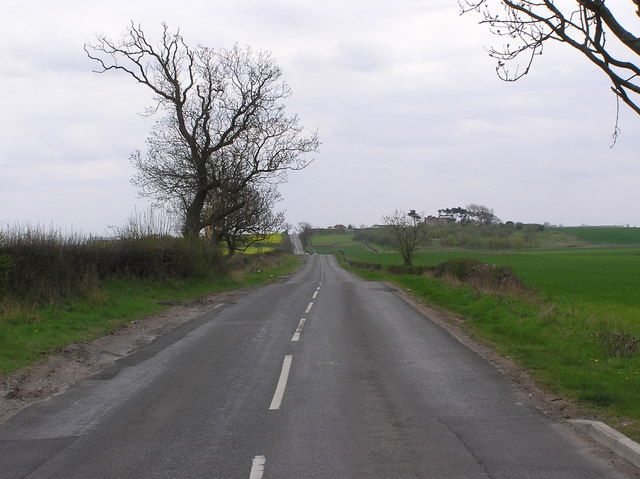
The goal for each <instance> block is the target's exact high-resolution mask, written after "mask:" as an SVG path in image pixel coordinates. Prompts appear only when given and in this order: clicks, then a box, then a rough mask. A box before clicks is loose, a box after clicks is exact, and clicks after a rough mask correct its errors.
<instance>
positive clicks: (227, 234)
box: [205, 186, 284, 255]
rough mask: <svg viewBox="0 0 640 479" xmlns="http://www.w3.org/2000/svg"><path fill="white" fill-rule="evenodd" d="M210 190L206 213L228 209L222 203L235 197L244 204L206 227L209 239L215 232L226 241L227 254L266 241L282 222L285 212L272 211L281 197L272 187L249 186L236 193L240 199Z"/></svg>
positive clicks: (233, 199) (244, 249) (233, 201)
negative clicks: (216, 193)
mask: <svg viewBox="0 0 640 479" xmlns="http://www.w3.org/2000/svg"><path fill="white" fill-rule="evenodd" d="M213 193H214V192H211V194H210V196H209V198H208V199H207V202H206V205H205V212H207V210H225V209H226V210H230V209H231V208H230V207H228V206H226V205H225V203H226V202H232V203H236V202H237V201H238V199H241V200H242V203H243V206H242V207H241V208H239V209H236V210H235V211H233V212H232V213H230V214H228V215H226V216H225V217H224V218H223V219H221V220H220V221H218V222H217V223H214V224H212V225H210V226H207V227H206V228H205V231H206V233H207V235H208V236H209V238H210V239H213V237H214V235H215V236H217V237H218V238H219V239H220V240H223V241H224V242H225V243H226V244H227V249H228V252H229V255H233V254H234V253H235V252H236V251H246V249H247V248H248V247H249V246H252V245H254V244H256V243H261V242H263V241H265V240H266V239H267V238H268V237H269V236H270V235H271V234H272V233H275V232H276V231H278V230H279V229H280V228H281V227H282V225H283V223H284V213H283V212H274V211H273V207H274V205H275V204H276V203H277V202H278V201H279V199H280V194H279V193H278V191H277V190H276V189H275V188H274V187H272V186H271V187H266V188H263V189H258V188H255V187H253V186H250V187H248V188H245V189H244V190H243V191H242V192H241V193H240V194H239V195H238V196H239V198H236V197H230V196H228V195H226V194H221V195H214V194H213Z"/></svg>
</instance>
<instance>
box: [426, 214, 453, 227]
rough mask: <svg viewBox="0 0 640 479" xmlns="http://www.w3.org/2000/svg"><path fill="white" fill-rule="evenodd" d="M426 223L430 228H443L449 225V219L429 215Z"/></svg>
mask: <svg viewBox="0 0 640 479" xmlns="http://www.w3.org/2000/svg"><path fill="white" fill-rule="evenodd" d="M424 222H425V223H426V224H428V225H429V226H443V225H446V224H447V223H448V221H447V218H438V217H437V216H432V215H429V216H427V217H426V218H425V219H424Z"/></svg>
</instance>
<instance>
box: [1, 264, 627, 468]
mask: <svg viewBox="0 0 640 479" xmlns="http://www.w3.org/2000/svg"><path fill="white" fill-rule="evenodd" d="M521 396H522V395H521V394H518V392H517V391H516V389H515V387H514V386H513V385H512V384H511V383H510V382H509V381H508V380H507V379H506V378H505V377H504V376H503V375H501V374H500V373H499V372H498V371H497V370H496V369H495V368H494V367H492V366H490V365H489V364H488V363H487V362H485V361H484V360H483V359H481V358H480V357H479V356H478V355H476V354H475V353H474V352H472V351H470V350H469V349H467V348H466V347H465V346H463V345H461V344H460V343H459V342H458V341H456V340H455V339H454V338H453V337H452V336H451V335H449V334H448V333H447V332H446V331H444V330H442V329H440V328H439V327H438V326H436V325H435V324H434V323H432V322H431V321H430V320H428V319H427V318H425V317H424V316H423V315H422V314H420V313H419V312H418V311H417V310H415V309H413V308H412V307H411V306H410V305H408V304H407V303H405V302H404V301H403V300H402V299H401V298H400V297H398V296H397V295H396V294H395V293H394V292H393V291H392V290H391V289H390V288H389V287H387V286H385V285H384V284H382V283H375V282H366V281H363V280H360V279H357V278H355V277H353V276H352V275H351V274H349V273H347V272H346V271H344V270H342V269H341V268H340V267H339V266H338V265H337V264H336V262H335V259H334V258H333V257H330V256H309V257H308V259H307V261H306V263H305V265H304V266H303V268H302V269H301V270H300V271H299V272H298V273H296V274H294V275H292V276H291V277H290V278H288V279H287V280H286V281H284V282H281V283H277V284H272V285H269V286H265V287H262V288H260V289H256V290H255V291H253V292H251V293H250V294H248V295H247V296H246V297H245V298H244V299H242V300H240V301H238V302H237V303H236V304H226V305H225V306H224V307H220V308H218V309H213V308H212V310H211V311H210V312H209V313H207V314H205V315H204V316H202V317H199V318H196V319H194V320H192V321H191V322H189V323H186V324H185V325H183V326H180V327H178V328H177V329H176V330H174V331H173V332H171V333H168V334H166V335H164V336H161V337H160V338H158V339H157V340H156V341H155V342H154V343H151V344H150V345H148V346H146V347H143V348H141V349H139V350H137V351H136V352H135V353H133V354H132V355H130V356H128V357H126V358H123V359H121V360H119V361H118V362H117V363H116V365H115V366H114V367H113V368H111V369H107V370H105V371H104V372H102V373H101V374H99V375H97V376H95V377H94V378H92V379H90V380H85V381H82V382H80V383H78V384H77V385H76V386H74V387H72V388H71V389H69V390H68V391H67V392H66V393H64V394H61V395H58V396H56V397H54V398H52V399H50V400H48V401H45V402H42V403H38V404H36V405H34V406H32V407H30V408H28V409H25V410H23V411H22V412H21V413H19V414H18V415H16V416H14V417H13V418H12V419H10V420H9V421H8V422H6V423H5V424H4V425H2V426H0V477H2V478H3V479H7V478H17V477H29V478H64V479H72V478H82V479H87V478H246V479H260V478H262V477H264V478H280V479H282V478H295V479H301V478H330V479H333V478H385V479H399V478H518V479H519V478H549V479H553V478H579V479H589V478H594V479H595V478H598V479H600V478H616V477H622V476H621V475H620V474H621V473H618V472H616V471H615V470H614V469H612V468H611V466H609V465H608V463H607V461H606V460H604V459H601V458H600V456H599V455H596V454H594V453H593V452H592V450H591V449H590V447H591V446H588V445H587V443H585V442H583V441H582V440H581V439H580V438H578V437H577V436H575V435H574V433H573V432H572V431H571V430H570V429H569V428H568V426H565V425H564V424H561V423H558V422H556V421H553V420H551V419H548V418H547V417H546V416H544V415H543V414H542V413H540V412H538V411H537V410H535V409H534V408H533V407H532V406H531V405H529V404H527V403H526V401H523V399H522V398H521Z"/></svg>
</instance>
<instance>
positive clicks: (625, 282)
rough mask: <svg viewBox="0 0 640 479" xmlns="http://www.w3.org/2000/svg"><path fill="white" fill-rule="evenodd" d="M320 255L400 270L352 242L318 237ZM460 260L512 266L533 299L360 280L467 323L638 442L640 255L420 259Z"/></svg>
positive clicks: (605, 252)
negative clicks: (392, 288) (395, 289)
mask: <svg viewBox="0 0 640 479" xmlns="http://www.w3.org/2000/svg"><path fill="white" fill-rule="evenodd" d="M598 229H600V228H598ZM312 248H313V249H315V250H316V251H317V252H318V253H330V252H332V251H342V252H343V253H344V255H345V257H346V258H348V259H352V260H355V261H360V262H371V263H382V264H401V263H402V260H401V257H400V255H399V254H398V253H396V252H393V251H390V250H384V249H382V248H379V247H377V246H376V245H364V244H362V243H361V242H357V241H354V240H353V237H352V236H350V235H331V236H327V237H321V236H314V237H312ZM453 258H470V259H477V260H479V261H482V262H484V263H488V264H494V265H500V266H510V267H511V268H512V269H513V270H514V272H515V273H516V275H517V276H518V277H519V278H520V279H521V281H522V282H523V283H524V284H525V286H526V287H527V288H529V289H531V290H533V291H534V292H535V294H534V295H533V298H525V297H518V296H517V295H516V296H505V295H499V294H497V295H496V294H489V293H484V292H479V291H477V290H474V289H473V288H471V287H470V286H468V285H464V284H463V285H460V284H451V283H447V282H446V281H443V280H440V279H437V278H433V277H427V276H417V275H391V274H387V273H384V272H379V271H361V270H356V271H357V272H358V273H359V274H360V275H362V276H364V277H366V278H369V279H373V280H388V281H393V282H396V283H397V284H398V285H400V286H402V287H403V288H405V289H410V290H411V291H412V293H413V294H414V295H416V296H417V297H418V298H420V299H422V300H424V301H426V302H428V303H432V304H435V305H438V306H440V307H443V308H445V309H448V310H451V311H455V312H457V313H459V314H462V315H463V316H465V317H467V318H469V319H470V321H469V322H468V323H466V327H467V328H468V329H469V331H470V332H472V334H474V335H477V336H479V337H482V338H484V339H485V340H488V341H489V342H491V343H492V344H494V345H495V347H496V348H497V349H498V350H499V351H501V352H502V353H504V354H507V355H509V356H510V357H512V358H515V359H516V360H517V361H518V362H520V364H522V365H523V366H525V367H527V368H528V369H529V370H530V371H531V372H532V374H533V376H534V377H536V378H537V380H538V381H539V382H540V383H541V384H544V385H545V386H546V387H548V388H549V389H551V390H553V391H554V392H555V393H557V394H558V395H566V396H567V397H572V398H574V399H576V400H577V401H578V402H579V403H580V404H582V405H583V406H585V407H587V408H590V409H592V410H593V411H595V412H596V414H600V415H601V416H603V418H604V419H608V420H609V423H610V424H611V423H613V424H615V425H617V426H618V427H619V428H620V429H622V430H623V431H624V432H626V433H627V434H629V435H631V436H633V437H634V438H636V439H638V438H640V401H639V400H638V398H639V397H640V347H639V348H637V350H636V351H635V352H633V351H624V350H621V349H620V348H621V347H622V345H623V344H629V343H632V342H633V341H634V340H635V339H638V338H640V249H639V248H632V247H626V248H617V247H616V248H611V247H610V248H602V247H600V248H596V247H593V248H565V249H535V250H532V249H529V250H519V251H513V250H511V251H506V252H500V251H467V250H432V251H421V252H419V253H417V256H416V259H415V261H414V264H417V265H436V264H439V263H441V262H444V261H446V260H449V259H453ZM631 349H633V348H631ZM616 418H618V419H616ZM619 418H624V419H619Z"/></svg>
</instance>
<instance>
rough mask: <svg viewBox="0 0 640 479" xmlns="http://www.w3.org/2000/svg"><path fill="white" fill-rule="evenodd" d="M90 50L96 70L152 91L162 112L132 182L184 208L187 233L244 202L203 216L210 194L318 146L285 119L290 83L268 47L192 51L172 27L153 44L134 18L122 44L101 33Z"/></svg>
mask: <svg viewBox="0 0 640 479" xmlns="http://www.w3.org/2000/svg"><path fill="white" fill-rule="evenodd" d="M85 51H86V52H87V55H88V56H89V58H91V59H93V60H95V61H96V62H97V64H98V69H97V72H99V73H103V72H107V71H111V70H119V71H122V72H124V73H126V74H127V75H129V76H130V77H132V78H133V79H134V80H136V81H137V82H138V83H140V84H142V85H144V86H145V87H147V88H149V89H150V90H151V92H152V93H153V95H154V99H155V105H154V106H153V108H151V109H150V110H149V113H155V112H158V111H162V112H163V113H164V114H163V116H162V117H161V118H160V119H159V120H158V121H157V122H156V124H155V125H154V127H153V129H152V131H151V135H150V136H149V138H148V140H147V151H146V152H145V153H144V154H142V153H140V152H136V153H135V154H134V155H132V161H133V163H134V165H135V166H136V168H137V169H138V174H137V175H136V177H135V178H134V182H135V183H136V184H137V185H138V186H139V188H140V192H141V193H142V194H143V195H146V196H149V197H151V198H153V199H154V200H156V202H158V203H166V202H170V203H172V204H173V205H174V207H176V208H178V209H181V210H182V213H181V214H182V216H183V218H184V227H183V230H184V234H185V235H186V236H198V235H199V233H200V231H201V230H202V228H204V227H205V226H207V225H210V224H212V223H214V222H215V221H219V220H220V219H221V218H223V217H224V216H225V215H226V214H231V213H233V211H235V209H236V208H238V209H239V208H241V207H242V205H239V204H236V205H233V207H232V211H228V212H227V211H215V212H212V213H211V215H209V216H208V217H205V216H204V215H203V207H204V205H205V202H206V199H207V196H208V195H209V192H211V191H213V190H221V191H224V192H225V193H226V194H228V195H236V194H238V193H239V192H240V191H242V190H243V189H244V188H246V187H247V186H249V185H252V184H255V183H258V182H260V181H265V180H268V181H271V182H277V181H278V180H281V179H282V178H283V176H282V175H283V174H284V173H285V172H286V171H287V170H297V169H301V168H304V167H305V166H306V165H307V164H308V161H306V160H305V159H304V154H305V153H309V152H313V151H316V150H317V147H318V144H319V143H318V139H317V135H316V134H311V135H308V136H305V135H304V133H303V128H302V126H301V125H300V122H299V120H298V118H297V117H296V116H287V114H286V112H285V106H284V103H283V102H284V100H285V99H286V98H287V97H288V96H289V95H290V89H289V87H288V85H287V84H286V83H285V82H284V81H283V79H282V72H281V70H280V68H279V67H278V66H277V65H276V64H275V62H274V61H273V59H272V58H271V57H270V56H269V55H268V54H266V53H259V54H254V53H253V52H252V51H251V50H250V49H249V48H246V49H240V48H238V47H235V48H232V49H231V50H212V49H210V48H207V47H204V46H198V47H196V48H191V47H189V46H188V45H187V44H186V43H185V41H184V39H183V37H182V36H181V34H180V32H179V31H177V32H175V33H171V32H170V31H169V29H168V27H167V26H166V25H163V33H162V36H161V39H160V42H159V43H158V44H154V43H152V42H151V41H150V40H149V39H148V38H147V36H146V35H145V33H144V31H143V30H142V27H140V26H139V25H135V24H133V23H132V24H131V25H130V27H129V28H128V30H127V32H126V34H125V36H124V37H123V38H122V39H121V40H118V41H114V40H110V39H108V38H107V37H104V36H100V37H98V40H97V43H96V44H94V45H85Z"/></svg>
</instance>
